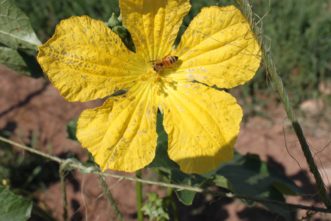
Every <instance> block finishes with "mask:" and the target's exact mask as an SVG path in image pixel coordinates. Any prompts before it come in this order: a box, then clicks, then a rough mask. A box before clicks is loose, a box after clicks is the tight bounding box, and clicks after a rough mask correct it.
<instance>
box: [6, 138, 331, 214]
mask: <svg viewBox="0 0 331 221" xmlns="http://www.w3.org/2000/svg"><path fill="white" fill-rule="evenodd" d="M0 141H2V142H5V143H8V144H11V145H13V146H14V147H18V148H20V149H23V150H26V151H28V152H30V153H33V154H36V155H38V156H42V157H44V158H46V159H49V160H52V161H54V162H58V163H59V164H60V166H65V167H66V168H65V171H68V170H70V169H77V170H78V171H80V172H83V173H85V174H87V173H89V174H96V175H101V176H105V177H113V178H116V179H118V180H129V181H132V182H140V183H145V184H149V185H157V186H160V187H167V188H174V189H176V190H178V191H181V190H189V191H193V192H196V193H202V192H206V193H211V194H213V195H215V196H217V195H219V196H220V197H227V198H231V199H236V198H238V199H246V200H250V201H254V202H260V203H272V204H276V205H280V206H284V207H289V208H293V209H304V210H310V211H316V212H323V213H331V209H326V208H321V207H315V206H307V205H303V204H293V203H284V202H281V201H278V200H268V199H264V198H258V197H251V196H244V195H235V194H232V193H225V192H217V193H214V192H211V191H208V190H204V189H202V188H200V187H192V186H187V185H180V184H172V183H164V182H159V181H154V180H147V179H142V178H138V177H132V176H126V175H119V174H115V173H109V172H107V173H105V172H100V171H99V169H98V168H95V167H93V166H84V165H83V164H82V163H81V162H79V161H78V160H75V159H60V158H58V157H56V156H52V155H49V154H47V153H43V152H41V151H39V150H36V149H32V148H30V147H28V146H25V145H22V144H20V143H17V142H15V141H12V140H9V139H7V138H5V137H2V136H0ZM0 147H1V145H0Z"/></svg>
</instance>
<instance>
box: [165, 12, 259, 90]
mask: <svg viewBox="0 0 331 221" xmlns="http://www.w3.org/2000/svg"><path fill="white" fill-rule="evenodd" d="M172 54H175V55H177V56H179V59H180V60H181V62H182V64H181V65H180V67H179V68H178V70H177V71H176V72H175V73H173V74H172V75H171V76H169V77H171V78H173V79H177V80H181V79H183V80H191V81H193V80H195V81H199V82H202V83H205V84H208V85H210V86H213V85H216V86H218V87H220V88H232V87H234V86H237V85H240V84H243V83H245V82H247V81H248V80H250V79H251V78H252V77H253V76H254V74H255V72H256V70H257V69H258V67H259V65H260V60H261V52H260V47H259V44H258V42H257V41H256V38H255V36H254V34H253V32H252V31H251V29H250V26H249V23H248V22H247V20H246V19H245V17H244V16H243V15H242V14H241V12H240V11H239V10H238V9H237V8H235V7H234V6H227V7H217V6H214V7H209V8H204V9H202V11H201V12H200V13H199V14H198V15H197V16H196V17H195V18H194V19H193V20H192V22H191V24H190V25H189V27H188V28H187V30H186V31H185V33H184V35H183V36H182V39H181V42H180V44H179V45H178V47H177V49H175V50H174V52H173V53H172Z"/></svg>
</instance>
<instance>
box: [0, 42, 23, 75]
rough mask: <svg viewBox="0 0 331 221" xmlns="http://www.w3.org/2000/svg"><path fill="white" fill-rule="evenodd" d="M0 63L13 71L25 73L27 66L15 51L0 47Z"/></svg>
mask: <svg viewBox="0 0 331 221" xmlns="http://www.w3.org/2000/svg"><path fill="white" fill-rule="evenodd" d="M0 63H1V64H4V65H6V66H8V67H9V68H11V69H13V70H15V71H20V72H26V71H27V66H26V64H25V62H24V60H23V58H22V57H21V56H20V54H19V53H18V52H17V51H16V50H15V49H12V48H8V47H3V46H0Z"/></svg>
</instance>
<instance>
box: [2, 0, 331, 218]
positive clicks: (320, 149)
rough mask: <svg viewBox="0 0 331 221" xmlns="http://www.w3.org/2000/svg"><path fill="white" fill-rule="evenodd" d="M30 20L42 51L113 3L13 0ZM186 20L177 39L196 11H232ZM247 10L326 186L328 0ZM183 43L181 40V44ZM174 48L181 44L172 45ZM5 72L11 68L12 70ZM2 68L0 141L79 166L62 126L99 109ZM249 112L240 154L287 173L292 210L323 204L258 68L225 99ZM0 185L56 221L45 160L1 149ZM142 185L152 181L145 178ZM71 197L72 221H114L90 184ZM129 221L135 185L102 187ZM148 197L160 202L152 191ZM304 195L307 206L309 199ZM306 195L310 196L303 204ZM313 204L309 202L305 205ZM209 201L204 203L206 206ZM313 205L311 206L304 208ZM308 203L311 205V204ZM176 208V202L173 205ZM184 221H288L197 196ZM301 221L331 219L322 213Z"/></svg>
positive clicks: (199, 3) (75, 178)
mask: <svg viewBox="0 0 331 221" xmlns="http://www.w3.org/2000/svg"><path fill="white" fill-rule="evenodd" d="M15 2H16V4H17V6H18V7H19V8H21V9H22V10H23V11H24V12H25V13H26V14H27V15H28V17H29V18H30V20H31V23H32V26H33V28H34V30H35V32H36V33H37V36H38V37H39V38H40V40H41V41H42V42H45V41H46V40H47V39H48V38H49V37H50V36H51V35H52V33H53V32H54V28H55V26H56V24H57V23H58V22H59V21H60V20H61V19H64V18H68V17H70V16H73V15H89V16H91V17H93V18H97V19H101V20H103V21H105V22H106V21H108V19H109V18H110V16H111V15H112V13H115V14H116V15H117V16H119V15H120V11H119V8H118V2H117V1H115V0H114V1H113V0H73V1H69V0H34V1H32V2H31V1H26V0H15ZM191 2H192V5H193V7H192V9H191V11H190V13H189V15H188V16H187V17H186V18H185V21H184V23H183V25H182V26H181V30H180V33H183V32H184V31H185V29H186V27H187V26H188V24H189V22H190V20H191V19H192V18H193V17H194V16H195V15H196V14H197V13H198V12H199V11H200V9H201V8H202V7H205V6H209V5H228V4H235V2H234V1H230V0H228V1H225V0H223V1H216V0H194V1H191ZM252 4H253V11H254V12H255V13H256V18H257V19H258V21H259V22H258V26H262V25H263V35H264V37H265V38H264V39H263V40H264V41H265V43H266V44H267V45H268V46H269V47H270V51H271V53H272V56H273V59H274V61H275V63H276V66H277V69H278V71H279V73H280V75H281V77H282V79H283V82H284V84H285V87H286V89H287V90H288V93H289V97H290V99H291V101H292V103H293V105H294V107H295V109H296V113H297V115H298V117H299V119H300V121H301V122H302V124H303V127H304V130H305V132H306V134H307V137H308V141H309V143H310V145H311V146H312V150H313V152H314V154H315V155H314V156H315V159H316V161H317V163H318V165H319V167H320V170H321V173H322V176H323V179H324V180H325V182H326V183H327V184H328V185H329V184H330V182H329V180H328V177H330V175H331V159H330V157H329V156H331V155H330V154H331V145H330V141H331V138H330V132H331V1H330V0H315V1H310V0H270V1H269V0H254V1H252ZM179 37H180V35H179ZM178 40H179V38H178ZM9 68H10V67H9ZM9 68H8V67H4V66H0V76H1V77H0V86H1V87H0V94H1V97H0V134H1V135H2V136H6V137H10V138H11V139H14V140H16V141H18V142H20V143H24V144H26V145H28V146H31V147H33V148H36V149H38V150H41V151H43V152H47V153H50V154H53V155H57V156H60V157H70V156H74V157H77V158H79V159H81V160H86V159H87V154H86V152H85V151H84V150H82V149H81V147H80V145H79V144H78V143H76V142H75V141H73V140H71V139H70V136H72V131H70V127H69V134H68V131H67V125H68V123H69V122H70V121H71V120H72V119H75V118H76V117H77V116H78V115H79V113H80V111H81V110H83V109H85V108H87V107H93V106H96V105H97V103H98V101H97V102H89V103H84V104H81V103H68V102H66V101H65V100H64V99H63V98H62V97H61V96H60V95H59V93H58V92H57V91H56V89H54V88H53V87H52V86H51V85H49V83H48V82H47V81H46V80H45V79H44V78H30V77H27V76H23V75H20V74H19V73H14V71H13V70H11V69H9ZM231 93H232V94H234V95H235V96H236V97H237V98H238V100H239V102H240V103H241V104H242V106H243V109H244V110H245V119H244V123H243V125H242V131H241V134H240V137H239V139H238V142H237V150H238V151H239V152H240V153H242V154H246V153H253V154H254V153H255V154H258V155H259V156H260V157H261V159H262V160H264V161H267V162H268V164H270V165H272V166H273V167H274V168H276V169H277V170H278V171H279V172H280V173H283V174H286V176H288V177H289V178H290V179H291V180H293V181H294V182H295V183H296V184H297V185H298V186H299V187H301V188H303V190H304V191H305V195H304V196H303V197H292V198H290V199H289V201H290V202H307V203H314V204H315V205H320V204H319V201H318V199H317V198H316V197H315V198H314V196H315V195H316V189H315V188H314V184H313V179H312V177H311V175H310V174H309V173H308V169H307V168H308V167H307V165H306V163H305V160H304V157H303V156H302V154H301V150H300V147H299V144H298V142H297V140H296V138H295V136H294V134H293V132H292V131H291V128H290V127H289V122H288V121H287V120H286V115H285V112H284V110H283V107H282V105H281V104H280V102H279V99H278V97H277V95H276V94H275V93H274V92H273V90H272V84H271V83H270V82H269V79H268V77H267V75H266V73H265V70H264V67H261V68H260V70H259V72H258V74H257V75H256V77H255V78H254V79H253V80H252V81H251V82H250V83H248V84H247V85H245V86H243V87H240V88H235V89H233V90H231ZM1 146H2V147H3V148H1V149H0V181H1V180H2V185H7V184H10V185H11V186H12V187H13V188H16V189H17V190H18V192H19V193H21V194H23V195H26V196H28V197H30V198H31V199H33V200H34V201H35V202H36V205H37V206H36V208H37V209H36V210H34V211H33V217H34V218H32V220H61V213H62V211H61V209H62V207H61V205H59V197H60V190H59V177H58V172H57V171H58V166H57V165H56V164H55V163H52V162H49V161H47V160H45V159H42V158H39V157H36V156H34V155H30V154H27V153H24V154H23V153H21V152H17V150H15V149H13V148H12V147H11V146H10V145H5V144H3V143H1ZM146 176H147V177H148V176H153V175H151V174H146ZM68 179H69V182H68V186H67V188H68V194H69V196H68V198H69V202H70V205H69V206H70V217H71V220H112V218H113V217H114V214H113V213H112V211H111V208H110V206H109V205H108V204H107V201H106V200H105V199H103V198H102V197H100V195H101V194H102V191H101V188H99V187H98V185H97V184H96V181H95V180H96V179H95V177H93V175H84V174H80V173H72V174H69V175H68ZM107 182H108V183H109V186H110V187H111V190H112V192H113V194H114V197H115V199H116V200H117V201H118V205H119V208H120V210H121V211H122V212H123V214H124V215H125V220H135V216H136V213H135V192H134V184H133V183H130V182H126V181H121V182H118V181H116V180H115V179H107ZM145 188H146V192H154V191H156V192H158V193H159V194H160V195H162V194H164V190H162V189H160V188H158V187H155V186H146V187H145ZM306 196H307V197H306ZM308 196H310V197H308ZM311 196H312V197H311ZM208 197H209V198H208ZM308 198H309V199H308ZM312 199H313V200H312ZM177 203H178V202H177ZM178 210H179V214H180V220H284V218H283V217H281V216H279V215H277V214H274V213H272V212H270V211H268V210H266V209H265V208H262V207H247V206H245V205H244V204H242V203H241V202H240V201H238V200H229V199H221V198H217V199H215V198H212V199H211V198H210V196H206V195H198V197H197V198H196V199H195V201H194V202H193V205H191V206H189V207H186V206H183V205H181V204H179V203H178ZM308 215H309V214H305V213H303V212H301V213H298V214H297V215H296V216H297V217H298V218H306V220H331V217H328V216H326V215H321V214H313V215H311V216H308Z"/></svg>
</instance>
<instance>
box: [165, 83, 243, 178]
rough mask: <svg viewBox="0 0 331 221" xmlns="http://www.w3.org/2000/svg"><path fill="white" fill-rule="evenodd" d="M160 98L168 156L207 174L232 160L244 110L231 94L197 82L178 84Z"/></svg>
mask: <svg viewBox="0 0 331 221" xmlns="http://www.w3.org/2000/svg"><path fill="white" fill-rule="evenodd" d="M165 91H166V93H163V97H162V100H161V109H162V112H163V114H164V123H163V124H164V127H165V130H166V132H167V134H168V139H169V140H168V153H169V157H170V158H171V159H173V160H174V161H176V162H177V163H178V164H179V166H180V168H181V170H183V171H184V172H187V173H204V172H209V171H211V170H213V169H215V168H217V167H218V166H219V165H220V164H221V163H224V162H226V161H229V160H231V159H232V156H233V146H234V143H235V141H236V138H237V135H238V133H239V124H240V121H241V118H242V110H241V108H240V106H239V105H238V104H237V102H236V100H235V98H234V97H232V96H231V95H230V94H228V93H226V92H223V91H218V90H215V89H213V88H209V87H207V86H204V85H202V84H198V83H178V84H175V85H172V86H168V87H167V88H166V89H165Z"/></svg>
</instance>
